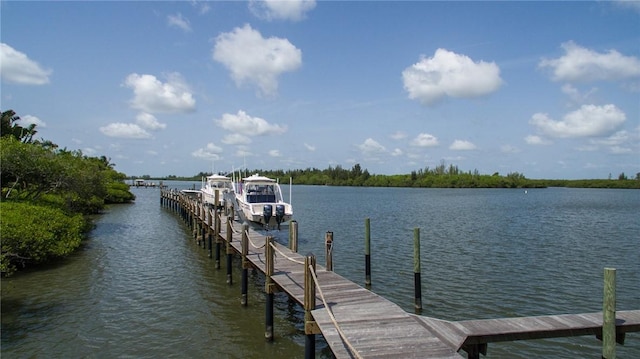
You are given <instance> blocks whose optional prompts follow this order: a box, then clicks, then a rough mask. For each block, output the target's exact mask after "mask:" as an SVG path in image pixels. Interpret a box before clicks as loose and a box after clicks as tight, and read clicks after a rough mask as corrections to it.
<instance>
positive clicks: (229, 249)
mask: <svg viewBox="0 0 640 359" xmlns="http://www.w3.org/2000/svg"><path fill="white" fill-rule="evenodd" d="M217 193H218V191H217V190H216V194H217ZM232 220H233V219H232V218H229V217H227V284H229V285H232V284H233V276H232V272H233V270H232V267H233V266H232V264H233V248H232V247H231V241H232V240H233V231H232V230H231V221H232Z"/></svg>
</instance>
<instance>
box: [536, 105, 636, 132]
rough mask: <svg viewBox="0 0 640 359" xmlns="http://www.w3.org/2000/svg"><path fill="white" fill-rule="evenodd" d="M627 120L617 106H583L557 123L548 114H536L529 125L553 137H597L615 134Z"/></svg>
mask: <svg viewBox="0 0 640 359" xmlns="http://www.w3.org/2000/svg"><path fill="white" fill-rule="evenodd" d="M625 120H626V115H625V114H624V112H622V111H621V110H620V109H618V108H617V107H616V106H615V105H611V104H610V105H604V106H596V105H582V106H581V107H580V108H579V109H577V110H575V111H573V112H570V113H568V114H566V115H564V117H563V119H562V120H559V121H556V120H553V119H552V118H550V117H549V116H548V115H547V114H544V113H536V114H534V115H533V116H532V117H531V120H529V123H530V124H531V125H533V126H534V127H536V128H537V129H538V130H540V131H541V132H542V133H544V134H546V135H548V136H551V137H560V138H564V137H597V136H606V135H609V134H611V133H612V132H614V131H615V130H616V129H617V128H618V127H619V126H620V125H622V123H623V122H624V121H625Z"/></svg>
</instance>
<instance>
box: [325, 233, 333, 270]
mask: <svg viewBox="0 0 640 359" xmlns="http://www.w3.org/2000/svg"><path fill="white" fill-rule="evenodd" d="M324 256H325V259H326V261H327V265H326V269H327V270H328V271H330V272H333V232H327V233H325V235H324Z"/></svg>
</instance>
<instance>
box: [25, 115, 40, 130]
mask: <svg viewBox="0 0 640 359" xmlns="http://www.w3.org/2000/svg"><path fill="white" fill-rule="evenodd" d="M18 123H19V124H20V126H22V127H27V126H29V125H36V130H37V127H47V124H46V123H45V122H44V121H42V120H41V119H39V118H37V117H36V116H31V115H26V116H21V117H20V120H19V121H18Z"/></svg>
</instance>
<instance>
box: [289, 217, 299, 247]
mask: <svg viewBox="0 0 640 359" xmlns="http://www.w3.org/2000/svg"><path fill="white" fill-rule="evenodd" d="M289 249H290V250H291V251H292V252H295V253H298V222H297V221H296V220H295V219H292V220H291V221H290V222H289Z"/></svg>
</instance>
